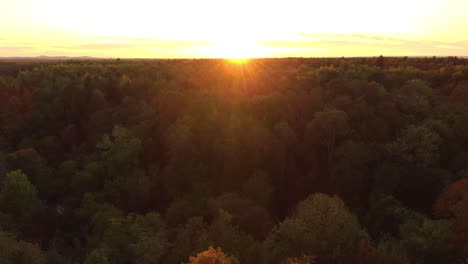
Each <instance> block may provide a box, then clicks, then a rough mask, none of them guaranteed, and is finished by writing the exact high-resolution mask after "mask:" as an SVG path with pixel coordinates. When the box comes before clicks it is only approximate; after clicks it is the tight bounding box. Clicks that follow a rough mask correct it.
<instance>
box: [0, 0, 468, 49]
mask: <svg viewBox="0 0 468 264" xmlns="http://www.w3.org/2000/svg"><path fill="white" fill-rule="evenodd" d="M466 10H468V1H466V0H413V1H405V0H394V1H381V0H355V1H346V0H328V1H325V0H318V1H305V0H289V1H284V0H278V1H274V0H273V1H272V0H270V1H264V0H256V1H254V0H250V1H248V0H238V1H222V0H218V1H214V0H199V1H184V0H175V1H145V0H133V1H123V0H114V1H108V0H102V1H96V0H94V1H92V0H82V1H60V0H43V1H34V0H4V1H2V3H0V32H2V35H1V36H0V57H13V56H92V57H121V58H219V57H227V58H246V57H295V56H301V57H329V56H378V55H384V56H434V55H436V56H466V55H468V33H467V32H466V28H468V16H466V15H464V13H465V12H466Z"/></svg>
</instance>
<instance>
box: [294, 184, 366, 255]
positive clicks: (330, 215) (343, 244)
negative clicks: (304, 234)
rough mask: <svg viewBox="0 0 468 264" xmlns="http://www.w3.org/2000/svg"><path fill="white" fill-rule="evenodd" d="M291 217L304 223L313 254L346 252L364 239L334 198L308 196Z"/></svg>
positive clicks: (341, 204) (357, 227) (362, 232)
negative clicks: (310, 240) (314, 252)
mask: <svg viewBox="0 0 468 264" xmlns="http://www.w3.org/2000/svg"><path fill="white" fill-rule="evenodd" d="M294 216H295V217H296V218H297V219H300V220H302V221H303V222H304V223H305V225H306V227H307V230H308V233H309V235H310V236H311V239H312V241H313V245H312V248H313V250H314V251H316V252H317V253H321V254H323V253H332V252H333V251H338V252H339V251H342V250H347V249H350V248H352V247H353V246H355V245H357V243H358V242H359V241H360V240H363V239H364V240H365V239H367V234H366V232H365V231H364V230H362V229H361V227H360V225H359V222H358V220H357V218H356V216H355V215H353V214H352V213H351V212H350V211H349V209H348V208H347V207H346V205H345V204H344V202H343V201H342V200H341V199H340V198H338V197H336V196H335V197H331V196H328V195H326V194H321V193H317V194H312V195H310V196H309V197H307V198H306V199H305V200H303V201H302V202H300V203H299V204H298V205H297V208H296V213H295V214H294Z"/></svg>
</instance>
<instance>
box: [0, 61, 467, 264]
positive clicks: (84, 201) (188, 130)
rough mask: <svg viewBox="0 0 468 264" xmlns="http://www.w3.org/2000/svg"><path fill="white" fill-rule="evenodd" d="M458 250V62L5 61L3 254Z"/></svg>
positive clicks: (115, 256)
mask: <svg viewBox="0 0 468 264" xmlns="http://www.w3.org/2000/svg"><path fill="white" fill-rule="evenodd" d="M466 260H468V64H467V61H466V60H465V59H462V58H457V57H448V58H436V57H433V58H406V57H405V58H387V57H376V58H321V59H318V58H317V59H305V58H284V59H253V60H250V61H248V62H245V63H240V64H235V63H231V62H229V61H224V60H214V59H213V60H212V59H187V60H96V61H93V60H80V61H73V60H70V61H46V62H43V61H31V62H28V61H9V62H6V61H5V62H0V262H1V263H40V264H45V263H51V264H52V263H70V264H72V263H85V264H98V263H99V264H104V263H117V264H126V263H143V264H150V263H169V264H170V263H174V264H176V263H194V264H195V263H236V264H237V263H291V264H292V263H303V264H305V263H317V264H321V263H356V264H358V263H376V264H380V263H381V264H384V263H402V264H403V263H416V264H418V263H421V264H422V263H424V264H427V263H429V264H430V263H434V264H439V263H447V264H449V263H453V264H460V263H464V262H465V261H466Z"/></svg>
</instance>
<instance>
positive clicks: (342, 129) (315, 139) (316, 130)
mask: <svg viewBox="0 0 468 264" xmlns="http://www.w3.org/2000/svg"><path fill="white" fill-rule="evenodd" d="M349 130H350V127H349V124H348V115H347V114H346V112H343V111H341V110H337V109H326V110H324V111H321V112H317V113H315V116H314V119H313V120H312V121H311V122H310V123H309V124H308V126H307V135H308V136H309V138H310V140H311V143H312V144H316V145H322V146H325V147H326V148H327V152H328V160H329V161H331V159H332V157H333V156H334V153H335V147H336V141H337V140H338V139H339V137H342V136H345V135H346V134H347V133H348V132H349Z"/></svg>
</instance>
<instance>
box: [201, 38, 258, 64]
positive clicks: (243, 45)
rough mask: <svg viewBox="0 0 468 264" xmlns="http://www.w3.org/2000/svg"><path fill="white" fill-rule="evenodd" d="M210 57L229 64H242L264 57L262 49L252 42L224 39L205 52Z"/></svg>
mask: <svg viewBox="0 0 468 264" xmlns="http://www.w3.org/2000/svg"><path fill="white" fill-rule="evenodd" d="M207 53H208V55H209V56H210V57H214V58H224V59H228V60H229V61H231V62H235V63H243V62H246V61H248V59H251V58H259V57H262V56H265V50H264V48H263V47H262V46H261V45H259V44H258V43H257V42H256V41H254V40H248V39H235V38H231V39H225V40H221V41H218V42H216V43H215V44H214V45H213V46H211V47H209V48H208V51H207Z"/></svg>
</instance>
